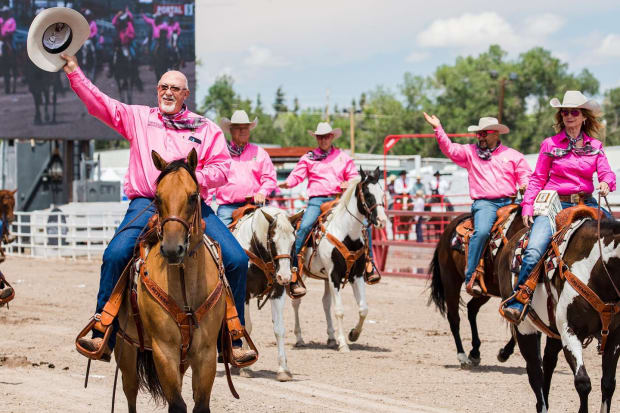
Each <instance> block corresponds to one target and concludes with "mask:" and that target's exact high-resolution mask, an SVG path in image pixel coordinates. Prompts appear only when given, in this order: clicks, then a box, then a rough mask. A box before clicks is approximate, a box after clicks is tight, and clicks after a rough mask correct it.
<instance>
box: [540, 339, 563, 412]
mask: <svg viewBox="0 0 620 413" xmlns="http://www.w3.org/2000/svg"><path fill="white" fill-rule="evenodd" d="M560 350H562V341H561V340H558V339H556V338H551V337H547V343H546V344H545V355H544V356H543V374H544V384H543V392H544V396H545V405H546V406H549V390H550V389H551V378H552V377H553V371H554V370H555V366H556V364H557V363H558V353H559V352H560Z"/></svg>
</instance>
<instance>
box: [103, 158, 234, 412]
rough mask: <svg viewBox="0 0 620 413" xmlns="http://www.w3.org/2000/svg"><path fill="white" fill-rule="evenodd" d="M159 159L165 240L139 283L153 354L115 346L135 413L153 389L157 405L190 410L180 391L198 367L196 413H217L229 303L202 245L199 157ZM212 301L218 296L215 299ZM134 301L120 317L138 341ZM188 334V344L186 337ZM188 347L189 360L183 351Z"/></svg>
mask: <svg viewBox="0 0 620 413" xmlns="http://www.w3.org/2000/svg"><path fill="white" fill-rule="evenodd" d="M152 155H153V162H154V164H155V166H156V168H157V169H158V170H160V171H161V174H160V176H159V178H158V185H157V193H156V198H155V199H156V204H157V210H158V215H159V216H158V219H159V224H158V226H157V228H158V231H157V232H158V240H157V241H156V244H155V245H153V246H152V247H151V248H150V253H147V254H146V258H145V260H144V263H143V264H142V268H141V269H140V281H137V305H138V308H139V310H140V311H139V312H140V316H141V321H142V325H143V331H144V346H145V348H147V349H145V350H144V351H143V352H142V351H138V349H137V348H136V347H134V345H135V344H134V345H132V344H130V343H129V342H127V341H124V340H121V342H119V343H118V344H117V346H116V348H115V356H116V361H117V363H118V365H119V367H120V369H121V372H122V376H123V390H124V392H125V396H126V397H127V403H128V406H129V412H135V411H136V396H137V393H138V390H139V389H145V390H147V391H148V392H149V393H150V394H151V395H152V396H153V398H154V399H155V400H156V401H157V400H165V401H166V402H167V403H168V406H169V407H168V411H169V412H186V411H187V406H186V404H185V402H184V401H183V397H182V395H181V387H182V385H183V375H184V374H185V371H186V370H187V368H188V367H191V369H192V388H193V394H194V402H195V406H194V410H193V412H194V413H205V412H209V411H210V409H209V400H210V398H211V389H212V387H213V381H214V379H215V371H216V358H217V347H216V346H217V339H218V333H219V331H220V327H222V321H223V319H224V313H225V302H224V300H225V297H224V293H222V292H221V291H222V284H221V283H222V281H221V279H220V268H219V267H218V264H217V262H216V261H215V260H214V259H213V257H212V256H211V254H210V253H209V251H208V250H207V247H206V246H205V243H204V241H203V227H202V225H201V223H202V222H203V221H202V220H201V218H200V195H199V189H200V188H199V185H198V183H197V181H196V176H195V174H194V171H195V169H196V165H197V156H196V151H195V150H194V149H192V151H191V152H190V154H189V156H188V157H187V162H185V161H184V160H177V161H173V162H171V163H167V162H166V161H164V160H163V159H162V158H161V157H160V156H159V154H157V152H155V151H153V153H152ZM145 278H148V279H150V281H151V282H154V283H155V284H157V285H158V286H159V292H158V293H157V294H153V292H152V291H153V290H152V289H151V288H147V285H146V284H145V282H146V281H145ZM218 291H219V296H218V295H217V293H218ZM156 295H157V297H156ZM166 295H167V296H166ZM162 297H163V300H162ZM212 297H215V298H213V300H211V299H212ZM127 298H128V299H125V300H124V303H123V308H122V309H121V311H120V313H119V324H120V326H121V328H122V329H123V330H124V331H125V332H126V334H127V335H128V336H129V337H131V340H132V341H133V342H134V343H137V342H138V338H139V335H138V332H137V329H136V326H135V324H134V322H133V321H131V322H128V318H130V319H131V320H133V319H132V318H131V314H132V309H131V304H130V299H129V298H130V297H127ZM162 302H163V303H166V302H167V303H168V306H170V302H174V303H176V304H175V305H176V306H177V308H179V309H180V312H179V314H177V317H176V320H175V318H173V317H172V316H171V313H170V312H168V311H167V310H166V309H164V304H162ZM207 302H211V303H212V306H209V308H210V310H208V311H206V312H204V313H201V309H202V308H206V307H204V306H205V304H207ZM188 314H189V315H190V317H189V319H187V320H186V321H188V323H187V324H186V325H188V326H189V327H188V328H185V329H183V328H182V327H181V324H183V323H182V322H181V321H180V319H181V318H184V317H186V316H187V315H188ZM182 330H183V331H184V333H182ZM188 333H189V335H190V339H189V343H188V341H187V340H186V339H185V338H184V336H185V337H186V335H187V334H188ZM186 343H188V345H187V346H186V347H185V354H184V353H183V349H182V345H185V344H186ZM148 349H150V350H148ZM183 358H186V360H185V362H183V361H184V360H183Z"/></svg>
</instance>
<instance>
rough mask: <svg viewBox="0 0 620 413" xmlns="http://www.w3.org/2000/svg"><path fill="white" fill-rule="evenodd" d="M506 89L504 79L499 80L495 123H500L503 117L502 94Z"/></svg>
mask: <svg viewBox="0 0 620 413" xmlns="http://www.w3.org/2000/svg"><path fill="white" fill-rule="evenodd" d="M505 89H506V78H501V79H500V80H499V103H498V105H497V106H498V112H499V113H498V114H497V122H498V123H502V117H503V115H504V92H505Z"/></svg>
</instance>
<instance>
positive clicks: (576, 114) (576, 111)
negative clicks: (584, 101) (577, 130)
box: [560, 109, 581, 117]
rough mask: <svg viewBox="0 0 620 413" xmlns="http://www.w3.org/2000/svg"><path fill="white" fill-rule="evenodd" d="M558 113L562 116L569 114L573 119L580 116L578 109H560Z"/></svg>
mask: <svg viewBox="0 0 620 413" xmlns="http://www.w3.org/2000/svg"><path fill="white" fill-rule="evenodd" d="M560 113H561V114H562V116H568V114H569V113H570V114H571V115H572V116H573V117H577V116H579V115H580V114H581V111H580V110H579V109H562V110H561V111H560Z"/></svg>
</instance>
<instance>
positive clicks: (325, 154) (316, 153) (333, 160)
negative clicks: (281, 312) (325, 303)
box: [279, 122, 379, 298]
mask: <svg viewBox="0 0 620 413" xmlns="http://www.w3.org/2000/svg"><path fill="white" fill-rule="evenodd" d="M308 132H309V133H310V135H312V136H314V137H315V138H316V140H317V143H318V145H319V147H318V148H316V149H314V150H313V151H310V152H308V153H307V154H305V155H304V156H302V157H301V159H300V160H299V162H298V163H297V165H296V166H295V168H294V169H293V171H292V172H291V173H290V174H289V176H288V178H286V181H285V182H283V183H281V184H280V185H279V186H280V188H293V187H295V186H297V185H299V184H300V183H301V182H303V181H304V179H306V178H308V190H307V195H308V198H309V200H308V207H307V208H306V212H304V215H303V218H302V219H301V223H300V225H299V229H298V230H297V234H296V235H295V255H294V256H293V265H294V266H295V267H296V266H297V264H298V259H297V254H299V251H301V248H302V247H303V244H304V241H305V240H306V237H307V236H308V233H309V232H310V230H311V229H312V227H313V226H314V223H315V222H316V220H317V218H318V217H319V215H321V205H323V204H324V203H325V202H328V201H332V200H334V199H336V196H337V195H339V194H340V193H341V192H342V190H343V189H345V188H346V187H347V186H348V182H349V181H350V180H351V179H353V178H355V177H357V176H358V175H359V174H358V172H357V170H356V169H355V163H353V159H351V157H350V156H349V155H347V154H346V153H344V152H343V151H341V150H340V149H338V148H336V147H334V146H333V145H332V143H333V141H334V139H336V138H338V137H339V136H340V135H342V130H340V128H337V129H332V127H331V126H330V125H329V123H327V122H321V123H319V125H318V126H317V130H316V131H315V132H312V131H308ZM368 239H369V240H370V236H369V237H368ZM371 251H372V249H371ZM366 271H367V272H368V273H369V275H368V277H367V281H368V282H369V283H370V284H372V283H374V282H376V281H377V279H378V278H379V275H378V274H376V273H374V271H373V269H372V268H367V269H366ZM297 273H298V271H295V273H294V274H293V280H292V281H291V284H289V285H290V288H291V295H292V296H293V297H295V298H297V297H301V296H303V295H304V294H305V293H306V289H305V288H304V287H303V286H302V285H301V283H300V280H299V279H297Z"/></svg>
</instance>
